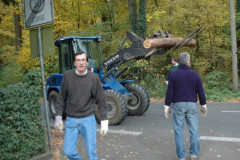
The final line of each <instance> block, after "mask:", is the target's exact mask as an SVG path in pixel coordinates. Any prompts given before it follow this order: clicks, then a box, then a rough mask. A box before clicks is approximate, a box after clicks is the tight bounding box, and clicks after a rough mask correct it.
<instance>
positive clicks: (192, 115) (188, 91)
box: [164, 52, 207, 160]
mask: <svg viewBox="0 0 240 160" xmlns="http://www.w3.org/2000/svg"><path fill="white" fill-rule="evenodd" d="M178 63H179V65H180V66H179V68H178V69H177V70H175V71H173V72H171V74H170V77H169V83H168V88H167V93H166V98H165V104H164V108H165V116H166V118H167V119H168V113H169V112H170V108H171V103H173V106H172V109H173V126H174V136H175V144H176V152H177V156H178V159H179V160H185V159H186V152H185V147H184V137H183V129H184V121H185V119H186V122H187V125H188V128H189V132H190V148H189V152H190V156H191V160H196V159H197V157H198V155H199V152H200V142H199V137H198V110H197V107H196V102H197V95H198V97H199V101H200V111H201V113H202V114H203V115H205V116H206V114H207V107H206V97H205V93H204V89H203V86H202V82H201V78H200V76H199V74H198V73H197V72H196V71H194V70H192V69H190V55H189V54H188V53H185V52H183V53H180V55H179V56H178Z"/></svg>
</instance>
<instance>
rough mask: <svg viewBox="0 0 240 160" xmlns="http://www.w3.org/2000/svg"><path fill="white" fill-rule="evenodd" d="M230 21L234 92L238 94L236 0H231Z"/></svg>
mask: <svg viewBox="0 0 240 160" xmlns="http://www.w3.org/2000/svg"><path fill="white" fill-rule="evenodd" d="M230 20H231V40H232V76H233V77H232V79H233V92H234V93H237V92H238V70H237V68H238V67H237V66H238V65H237V38H236V27H235V9H234V0H230Z"/></svg>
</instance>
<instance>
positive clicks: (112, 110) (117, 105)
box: [95, 89, 128, 125]
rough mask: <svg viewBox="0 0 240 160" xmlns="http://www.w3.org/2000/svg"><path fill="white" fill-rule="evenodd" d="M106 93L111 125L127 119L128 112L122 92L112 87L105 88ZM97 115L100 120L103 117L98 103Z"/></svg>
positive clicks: (108, 116)
mask: <svg viewBox="0 0 240 160" xmlns="http://www.w3.org/2000/svg"><path fill="white" fill-rule="evenodd" d="M104 95H105V98H106V103H107V107H108V113H107V118H108V120H109V125H118V124H120V123H121V122H122V121H123V120H124V119H125V117H126V116H127V112H128V108H127V103H126V99H125V97H124V96H123V95H122V94H121V93H120V92H118V91H115V90H112V89H108V90H104ZM95 115H96V118H97V120H98V121H99V120H100V119H101V115H100V113H99V109H98V106H97V105H96V109H95Z"/></svg>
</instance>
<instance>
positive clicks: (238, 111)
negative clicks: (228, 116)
mask: <svg viewBox="0 0 240 160" xmlns="http://www.w3.org/2000/svg"><path fill="white" fill-rule="evenodd" d="M222 112H229V113H235V112H236V113H240V111H222Z"/></svg>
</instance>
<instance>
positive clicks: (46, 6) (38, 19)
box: [23, 0, 54, 28]
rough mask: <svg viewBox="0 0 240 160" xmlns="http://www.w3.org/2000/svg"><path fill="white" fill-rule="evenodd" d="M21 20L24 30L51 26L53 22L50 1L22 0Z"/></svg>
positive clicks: (51, 3)
mask: <svg viewBox="0 0 240 160" xmlns="http://www.w3.org/2000/svg"><path fill="white" fill-rule="evenodd" d="M23 13H24V14H23V18H24V25H25V28H31V27H37V26H42V25H46V24H51V23H53V21H54V13H53V1H52V0H24V1H23Z"/></svg>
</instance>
